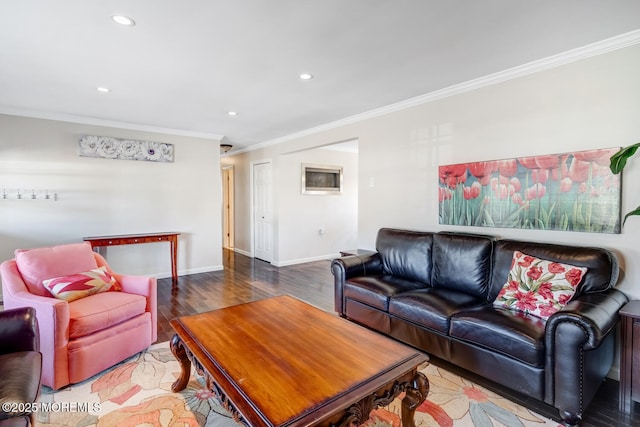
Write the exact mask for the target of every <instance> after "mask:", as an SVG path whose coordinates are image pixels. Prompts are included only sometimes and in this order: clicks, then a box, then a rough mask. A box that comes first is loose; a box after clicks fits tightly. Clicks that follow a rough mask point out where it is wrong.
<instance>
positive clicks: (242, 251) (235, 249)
mask: <svg viewBox="0 0 640 427" xmlns="http://www.w3.org/2000/svg"><path fill="white" fill-rule="evenodd" d="M232 250H233V252H237V253H239V254H240V255H244V256H248V257H249V258H252V257H253V256H252V255H251V252H248V251H244V250H242V249H239V248H233V249H232Z"/></svg>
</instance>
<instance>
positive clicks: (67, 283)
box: [42, 267, 120, 302]
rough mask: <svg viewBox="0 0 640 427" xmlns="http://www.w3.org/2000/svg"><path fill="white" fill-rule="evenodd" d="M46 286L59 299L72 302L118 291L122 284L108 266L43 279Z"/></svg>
mask: <svg viewBox="0 0 640 427" xmlns="http://www.w3.org/2000/svg"><path fill="white" fill-rule="evenodd" d="M42 284H43V285H44V288H45V289H47V290H48V291H49V292H50V293H51V295H53V296H54V297H56V298H58V299H62V300H65V301H67V302H71V301H74V300H77V299H80V298H84V297H88V296H89V295H93V294H97V293H99V292H107V291H118V290H120V285H119V284H118V282H116V279H115V278H114V277H113V276H112V275H111V274H109V272H108V271H107V268H106V267H99V268H94V269H93V270H90V271H83V272H82V273H76V274H72V275H70V276H63V277H54V278H53V279H46V280H43V281H42Z"/></svg>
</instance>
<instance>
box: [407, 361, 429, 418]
mask: <svg viewBox="0 0 640 427" xmlns="http://www.w3.org/2000/svg"><path fill="white" fill-rule="evenodd" d="M428 393H429V380H428V379H427V377H426V376H425V375H424V374H423V373H422V372H416V375H415V377H414V378H413V381H412V383H410V384H408V385H407V386H406V388H405V396H404V398H403V399H402V425H403V427H415V425H416V424H415V421H414V419H413V417H414V415H415V413H416V409H417V408H418V406H420V405H422V403H423V402H424V401H425V399H426V398H427V394H428Z"/></svg>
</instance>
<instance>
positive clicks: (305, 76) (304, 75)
mask: <svg viewBox="0 0 640 427" xmlns="http://www.w3.org/2000/svg"><path fill="white" fill-rule="evenodd" d="M298 77H300V80H311V79H312V78H313V74H309V73H301V74H300V75H299V76H298Z"/></svg>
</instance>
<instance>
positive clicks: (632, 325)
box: [619, 300, 640, 414]
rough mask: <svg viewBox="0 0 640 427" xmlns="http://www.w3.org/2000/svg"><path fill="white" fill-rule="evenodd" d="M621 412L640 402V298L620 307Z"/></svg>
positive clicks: (625, 411)
mask: <svg viewBox="0 0 640 427" xmlns="http://www.w3.org/2000/svg"><path fill="white" fill-rule="evenodd" d="M619 314H620V322H621V325H622V329H621V333H620V338H621V344H620V412H624V413H626V414H628V413H629V412H631V409H632V408H633V402H640V351H639V350H640V300H636V301H630V302H628V303H627V304H626V305H625V306H624V307H622V308H621V309H620V312H619Z"/></svg>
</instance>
